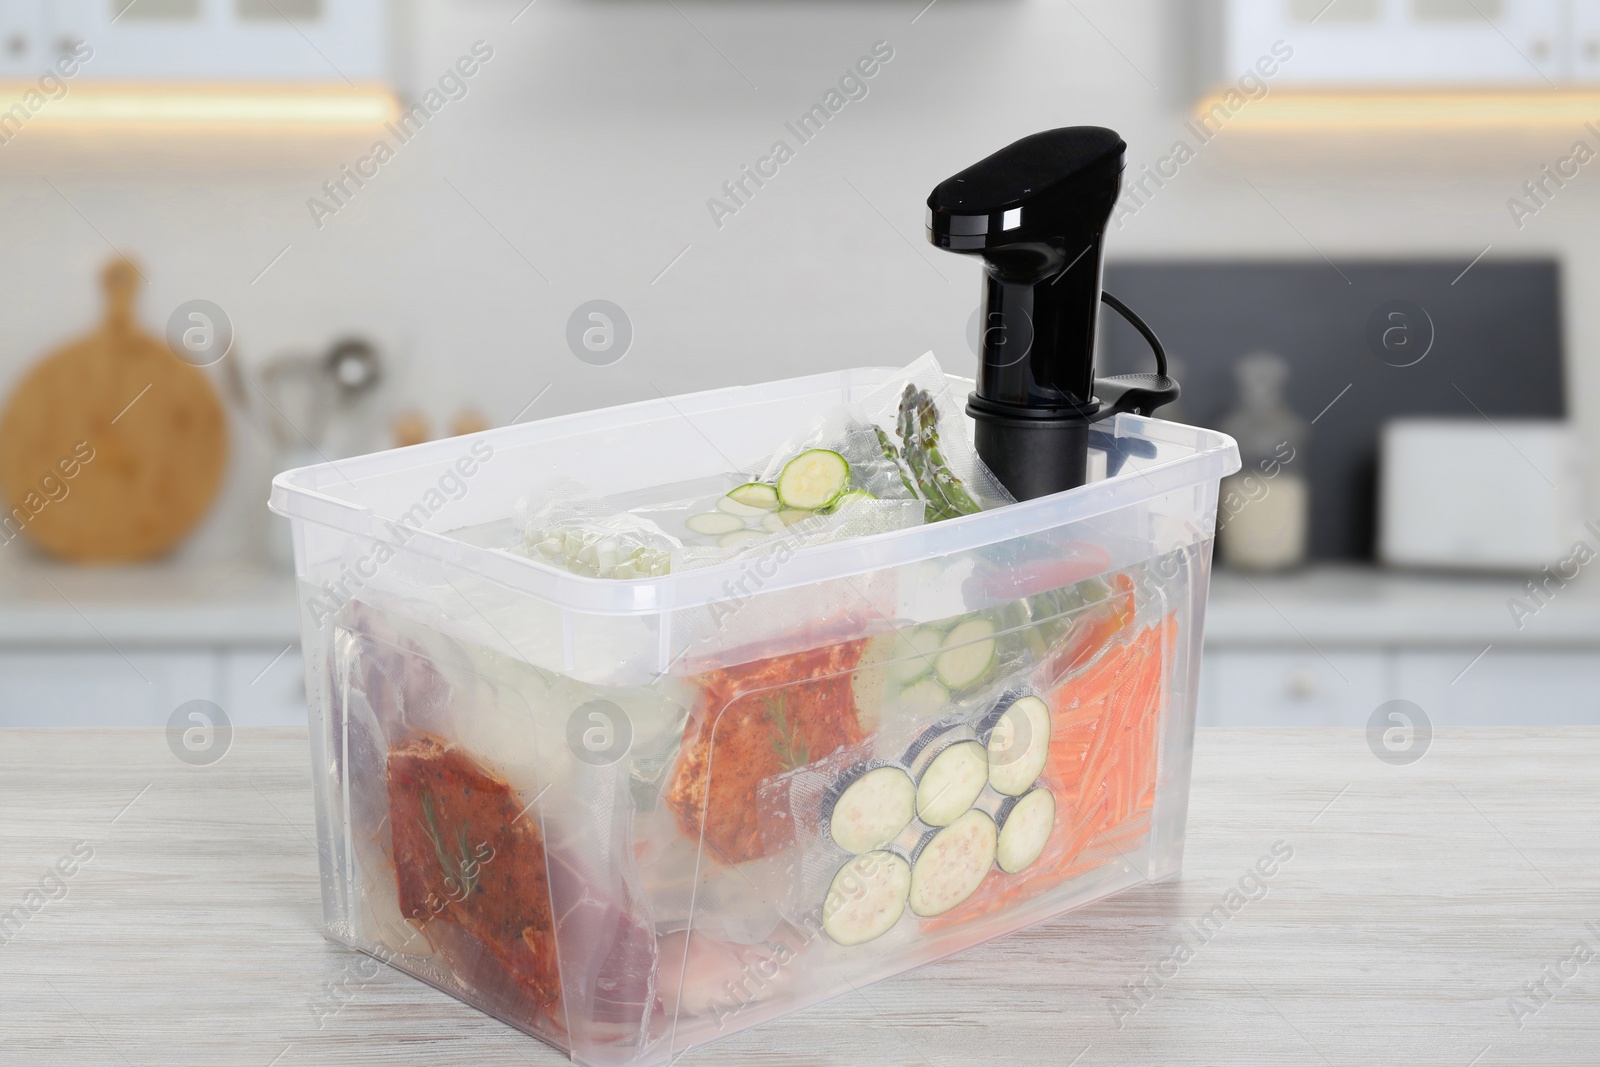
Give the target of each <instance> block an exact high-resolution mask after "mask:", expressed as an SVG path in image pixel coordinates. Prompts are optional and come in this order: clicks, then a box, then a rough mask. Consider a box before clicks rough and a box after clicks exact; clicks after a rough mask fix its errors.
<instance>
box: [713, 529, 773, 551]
mask: <svg viewBox="0 0 1600 1067" xmlns="http://www.w3.org/2000/svg"><path fill="white" fill-rule="evenodd" d="M770 536H771V535H770V534H768V533H767V532H766V531H765V530H746V529H743V528H741V529H738V530H733V531H730V532H729V533H725V534H723V535H722V536H721V537H719V538H717V547H718V548H744V547H746V546H747V545H753V544H755V543H756V542H757V541H765V540H766V539H767V538H768V537H770Z"/></svg>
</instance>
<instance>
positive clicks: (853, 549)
mask: <svg viewBox="0 0 1600 1067" xmlns="http://www.w3.org/2000/svg"><path fill="white" fill-rule="evenodd" d="M901 373H903V369H902V368H897V367H857V368H852V369H849V370H844V371H831V372H824V373H821V374H813V375H806V376H803V377H798V378H787V379H782V380H779V381H775V382H768V383H762V384H757V385H738V386H729V387H725V388H721V389H709V390H702V391H700V392H695V393H684V394H680V395H678V396H675V397H661V398H658V399H653V400H641V401H637V402H634V403H631V404H619V405H614V406H611V407H606V408H599V409H595V410H591V411H580V412H573V413H570V414H567V415H556V416H552V417H550V418H546V419H538V420H533V421H530V422H524V423H514V424H512V425H510V426H503V427H499V428H496V429H491V430H484V431H481V432H479V433H476V434H471V435H469V436H467V437H464V438H463V437H453V438H446V439H443V440H440V441H430V442H427V443H424V444H419V445H412V446H409V447H407V448H399V449H389V450H386V451H382V452H373V453H368V454H367V455H364V456H357V457H354V458H351V459H341V460H339V461H337V462H332V461H329V462H324V463H316V464H311V465H308V466H304V467H296V468H293V469H291V470H286V471H283V472H282V473H280V474H278V475H277V476H276V477H274V478H273V479H272V492H271V496H270V497H269V499H268V505H267V506H268V507H269V508H270V509H271V510H272V511H273V512H274V513H276V514H278V515H282V516H284V517H286V518H288V519H289V520H290V521H291V523H299V522H306V523H316V524H317V525H320V526H323V527H326V528H329V529H334V530H338V531H341V532H344V533H347V534H350V535H351V536H354V537H359V538H363V539H367V540H381V541H385V542H386V543H388V544H390V545H391V546H392V547H394V548H395V550H396V551H398V552H418V553H420V554H422V555H425V556H427V557H429V558H432V559H434V560H436V561H438V562H441V563H444V564H448V565H453V566H456V567H459V568H461V569H463V570H466V571H468V572H470V573H473V574H475V575H478V576H480V577H482V578H486V579H489V580H491V581H494V582H496V583H498V584H500V585H503V586H505V587H507V588H509V589H512V590H515V591H517V592H520V593H523V594H525V595H528V596H532V597H535V598H537V599H539V600H542V601H545V602H546V603H549V604H551V605H554V606H556V607H560V608H564V609H567V610H570V611H577V612H582V613H585V614H593V615H648V614H656V613H660V612H663V611H673V610H680V609H687V608H703V607H707V606H709V605H711V604H715V603H718V602H721V601H728V600H734V599H739V598H741V597H743V596H745V595H748V591H747V590H743V589H742V588H741V587H739V586H738V585H737V584H735V583H737V582H738V581H739V580H740V579H741V578H744V577H745V576H746V575H747V574H748V572H749V571H750V569H751V567H752V566H753V565H754V564H756V563H757V562H758V561H769V566H770V561H771V560H772V559H773V558H774V554H773V553H757V554H750V555H746V556H742V557H739V558H736V559H734V560H731V561H729V562H727V563H721V564H717V565H715V566H711V567H702V568H697V569H695V570H690V571H682V572H679V573H677V574H669V575H666V576H663V577H660V578H636V579H626V580H618V579H609V578H590V577H586V576H584V575H577V574H571V573H568V572H564V571H560V570H557V569H555V568H553V567H550V566H548V565H547V564H544V563H541V562H537V561H535V560H532V559H528V558H525V557H520V556H516V555H513V554H511V553H509V552H506V551H503V550H496V549H488V548H479V547H477V546H474V545H469V544H467V543H465V542H462V541H458V540H456V539H454V538H451V537H449V536H447V535H445V534H441V533H437V532H434V531H430V530H424V529H416V528H414V527H406V530H407V531H408V536H407V537H406V538H405V540H404V542H403V544H402V543H400V542H398V541H397V540H396V539H394V538H393V537H391V536H386V535H387V533H388V528H389V527H390V526H391V525H392V524H395V523H397V522H398V519H395V518H392V517H390V516H382V515H378V514H376V513H375V512H374V511H372V509H370V508H368V507H367V506H365V505H362V504H356V503H352V502H350V501H348V500H341V499H340V498H338V497H336V496H333V495H330V494H328V493H325V492H322V491H321V487H322V486H325V485H328V484H330V483H333V482H336V481H337V482H351V483H354V482H357V481H359V480H361V479H362V478H364V477H365V478H376V477H383V476H392V475H393V474H394V473H395V470H396V460H397V459H400V458H402V457H403V458H404V459H408V460H411V461H412V462H411V463H410V464H409V466H410V467H412V468H413V469H424V468H431V467H433V466H434V465H435V464H439V463H448V462H450V461H451V460H453V459H455V458H456V457H457V456H459V454H460V450H461V448H462V446H463V444H466V445H469V446H470V444H471V443H472V442H473V441H476V440H479V439H482V440H487V441H489V442H491V443H493V444H494V445H496V446H497V447H521V446H528V445H537V444H538V443H539V442H541V441H549V440H555V439H558V438H560V437H565V436H569V435H570V434H572V433H574V432H586V431H592V430H594V429H597V428H603V426H601V425H597V424H604V423H608V422H609V423H612V424H615V423H616V422H618V421H643V419H642V418H639V417H643V418H650V419H654V418H662V417H670V416H688V415H692V414H706V413H711V412H715V411H718V410H726V409H729V408H732V407H738V406H741V402H743V403H756V402H761V403H766V402H771V401H773V400H777V399H782V397H783V396H784V395H815V394H818V393H822V392H827V391H829V387H830V386H831V387H832V388H833V389H835V390H837V391H839V392H840V393H841V396H848V395H849V392H850V390H851V389H852V388H862V387H866V388H870V387H872V386H875V385H878V384H881V383H882V382H884V381H885V380H887V379H888V378H890V377H892V376H893V375H896V374H901ZM947 377H949V378H950V380H951V382H952V383H953V384H957V385H962V384H965V385H969V386H970V384H971V380H970V379H966V378H961V377H958V376H955V375H948V376H947ZM628 415H632V416H635V418H623V417H624V416H628ZM1096 429H1097V430H1098V431H1100V432H1102V433H1104V432H1109V433H1110V434H1111V436H1113V437H1116V438H1130V437H1131V438H1144V439H1147V440H1154V441H1160V442H1163V443H1166V444H1170V445H1176V446H1178V447H1180V448H1185V449H1188V451H1189V454H1188V455H1183V456H1179V457H1176V458H1174V459H1170V460H1166V461H1164V462H1161V463H1157V464H1155V465H1153V466H1150V467H1146V468H1143V469H1141V470H1137V471H1131V472H1130V471H1124V472H1122V473H1119V474H1117V475H1116V476H1114V477H1110V478H1107V479H1105V480H1103V481H1099V482H1093V483H1091V484H1089V485H1084V486H1080V487H1078V488H1077V489H1070V490H1067V491H1065V492H1061V493H1055V494H1052V495H1050V496H1045V497H1038V498H1036V499H1034V500H1027V501H1022V502H1020V503H1016V504H1011V505H1008V506H1006V507H1003V508H996V509H993V510H990V511H985V512H981V513H979V514H976V515H966V516H962V517H961V518H958V519H948V520H945V521H944V522H940V523H934V524H929V525H924V526H914V527H911V528H908V529H905V530H894V531H890V532H887V533H881V534H873V535H870V536H867V537H859V538H852V539H850V540H847V541H840V542H834V543H831V544H822V545H812V546H808V547H804V548H800V549H796V550H794V551H792V552H791V553H790V554H789V555H788V558H787V559H784V560H783V561H782V562H781V564H780V565H779V566H778V567H777V570H776V573H774V574H772V575H770V576H767V575H764V574H763V575H762V576H761V581H760V587H759V592H761V593H767V592H777V591H779V590H783V589H792V588H796V587H800V586H806V585H814V584H818V583H821V582H826V581H830V580H836V579H840V578H850V577H854V576H856V575H859V574H865V573H869V572H872V571H877V570H882V569H885V568H890V567H897V566H902V565H905V564H909V563H916V562H920V561H922V560H927V559H934V558H937V557H940V556H945V555H949V554H951V553H956V552H962V551H967V550H971V549H975V548H982V547H985V546H988V545H993V544H998V543H1000V542H1003V541H1008V540H1011V539H1014V538H1017V537H1024V536H1028V535H1030V534H1037V533H1040V532H1043V531H1045V530H1049V529H1054V528H1056V527H1058V526H1064V525H1067V524H1069V523H1073V522H1079V521H1082V520H1084V519H1090V518H1094V517H1096V516H1099V515H1104V514H1107V513H1109V512H1112V511H1116V510H1119V509H1121V508H1125V507H1129V506H1134V505H1137V504H1140V503H1142V502H1144V501H1147V500H1151V499H1154V498H1156V497H1158V496H1162V495H1164V494H1166V493H1169V492H1172V491H1174V490H1179V489H1183V488H1185V487H1189V486H1196V485H1200V484H1203V483H1206V482H1217V481H1220V480H1221V479H1222V478H1223V477H1226V476H1227V475H1229V474H1232V473H1234V472H1235V471H1237V470H1238V469H1239V453H1238V448H1237V446H1236V445H1235V443H1234V441H1233V439H1232V438H1230V437H1228V436H1227V435H1226V434H1223V433H1219V432H1217V431H1215V430H1207V429H1203V428H1200V427H1195V426H1187V425H1184V424H1181V423H1174V422H1166V421H1164V420H1161V419H1154V418H1147V417H1143V416H1139V415H1129V414H1122V415H1117V416H1115V417H1114V418H1112V419H1109V420H1107V421H1106V422H1103V423H1099V424H1097V426H1096ZM380 467H381V468H382V469H381V470H380V469H378V468H380ZM1208 535H1209V531H1208ZM297 558H298V553H297Z"/></svg>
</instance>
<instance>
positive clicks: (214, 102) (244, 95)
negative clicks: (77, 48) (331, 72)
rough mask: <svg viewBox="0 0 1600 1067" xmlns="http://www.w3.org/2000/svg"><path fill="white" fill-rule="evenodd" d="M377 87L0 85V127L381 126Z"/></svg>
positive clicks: (386, 109) (384, 98)
mask: <svg viewBox="0 0 1600 1067" xmlns="http://www.w3.org/2000/svg"><path fill="white" fill-rule="evenodd" d="M398 112H399V108H398V106H397V104H396V102H395V97H394V94H393V93H392V92H390V91H389V90H388V89H387V88H383V87H377V86H372V87H355V88H352V87H349V86H338V87H328V88H316V89H311V88H305V89H302V88H288V87H280V86H260V87H256V86H227V85H215V84H203V85H174V86H148V85H110V84H107V85H72V86H70V88H69V89H68V91H67V92H66V93H65V94H63V95H61V96H59V97H52V96H47V95H42V94H41V93H40V92H39V91H38V86H37V85H34V84H0V131H8V132H15V131H14V130H12V127H13V126H15V127H18V128H20V127H22V126H27V127H30V128H31V127H33V126H39V127H40V128H49V127H52V126H73V127H81V126H112V127H121V126H157V127H179V128H182V127H207V128H219V127H220V128H228V127H241V128H257V127H285V126H287V127H296V126H299V127H363V126H381V125H383V124H384V123H385V122H389V121H391V120H392V119H394V117H395V116H396V115H397V114H398Z"/></svg>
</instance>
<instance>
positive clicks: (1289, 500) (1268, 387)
mask: <svg viewBox="0 0 1600 1067" xmlns="http://www.w3.org/2000/svg"><path fill="white" fill-rule="evenodd" d="M1233 373H1234V380H1235V382H1236V383H1237V385H1238V389H1239V399H1238V403H1237V406H1236V407H1235V408H1234V409H1233V411H1232V412H1230V413H1229V414H1228V416H1227V417H1226V418H1224V419H1223V421H1222V431H1223V432H1224V433H1226V434H1227V435H1228V436H1230V437H1232V438H1233V439H1234V440H1235V441H1237V442H1238V443H1239V460H1240V463H1241V464H1242V466H1241V467H1240V469H1239V473H1238V474H1234V475H1231V476H1229V477H1227V478H1225V479H1223V481H1222V489H1221V496H1220V498H1219V500H1218V504H1217V536H1218V540H1219V542H1220V545H1219V547H1220V550H1221V553H1222V561H1223V563H1224V564H1226V565H1227V566H1229V567H1233V568H1236V569H1238V570H1249V571H1277V570H1286V569H1288V568H1291V567H1296V566H1299V565H1300V564H1302V563H1304V562H1305V559H1306V548H1307V542H1308V540H1309V533H1310V517H1311V515H1310V513H1311V492H1310V480H1309V478H1308V475H1309V471H1308V470H1307V468H1306V460H1307V456H1306V447H1307V445H1308V444H1309V441H1310V436H1311V427H1310V425H1309V424H1308V423H1307V422H1306V421H1305V420H1304V419H1302V418H1301V417H1300V416H1299V415H1297V414H1295V412H1294V410H1293V409H1292V408H1290V407H1289V404H1288V402H1287V401H1286V400H1285V399H1284V395H1283V394H1284V387H1285V386H1286V385H1287V384H1288V381H1289V364H1288V362H1287V361H1285V360H1284V358H1283V357H1282V356H1279V355H1277V354H1275V353H1272V352H1252V353H1250V354H1249V355H1247V356H1244V357H1243V358H1241V359H1240V360H1239V361H1238V362H1237V363H1236V364H1234V368H1233Z"/></svg>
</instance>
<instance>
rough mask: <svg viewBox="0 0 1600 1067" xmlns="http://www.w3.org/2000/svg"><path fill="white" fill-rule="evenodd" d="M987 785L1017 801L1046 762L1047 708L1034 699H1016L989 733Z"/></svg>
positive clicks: (1048, 726) (1048, 748) (1048, 752)
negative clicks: (1015, 798) (1016, 798)
mask: <svg viewBox="0 0 1600 1067" xmlns="http://www.w3.org/2000/svg"><path fill="white" fill-rule="evenodd" d="M986 747H987V748H988V750H989V785H990V786H991V787H992V788H993V789H994V791H995V792H996V793H1000V794H1002V795H1004V796H1008V797H1018V796H1021V795H1022V794H1023V793H1026V792H1027V791H1028V787H1029V786H1031V785H1033V783H1034V782H1036V781H1038V780H1039V775H1041V774H1043V773H1044V765H1045V763H1046V761H1047V760H1049V758H1050V708H1049V705H1047V704H1046V703H1045V702H1044V701H1042V700H1040V699H1039V698H1038V697H1036V696H1025V697H1018V698H1017V699H1016V700H1014V701H1012V702H1011V704H1010V705H1009V706H1008V707H1006V708H1005V709H1004V710H1003V711H1001V712H1000V714H999V716H998V717H997V718H996V719H995V722H994V726H993V727H992V728H991V729H990V730H989V736H988V740H987V744H986Z"/></svg>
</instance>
